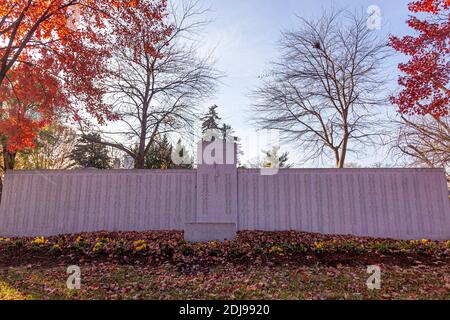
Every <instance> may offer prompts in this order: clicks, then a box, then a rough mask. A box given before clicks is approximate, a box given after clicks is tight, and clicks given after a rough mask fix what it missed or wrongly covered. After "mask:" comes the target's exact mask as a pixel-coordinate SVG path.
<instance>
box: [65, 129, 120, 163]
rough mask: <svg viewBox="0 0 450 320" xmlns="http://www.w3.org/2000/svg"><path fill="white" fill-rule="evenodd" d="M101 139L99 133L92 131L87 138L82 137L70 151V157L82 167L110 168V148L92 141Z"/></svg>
mask: <svg viewBox="0 0 450 320" xmlns="http://www.w3.org/2000/svg"><path fill="white" fill-rule="evenodd" d="M99 139H100V135H99V134H97V133H90V134H88V135H87V137H86V138H85V137H81V138H80V139H78V141H77V144H76V145H75V147H74V148H73V150H72V152H71V153H70V155H69V159H71V160H72V161H74V162H75V164H76V165H77V166H78V167H81V168H97V169H110V168H111V157H110V155H109V152H108V148H107V147H106V146H104V145H102V144H99V143H95V142H91V141H92V140H99Z"/></svg>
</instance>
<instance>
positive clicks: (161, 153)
mask: <svg viewBox="0 0 450 320" xmlns="http://www.w3.org/2000/svg"><path fill="white" fill-rule="evenodd" d="M172 148H173V147H172V144H171V143H170V141H169V139H168V138H167V135H164V136H163V137H162V138H159V139H156V141H155V142H154V143H153V144H152V145H151V146H150V148H149V150H148V152H147V154H146V155H145V166H144V167H145V169H170V168H172V167H174V163H173V162H172Z"/></svg>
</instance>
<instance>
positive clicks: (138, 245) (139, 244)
mask: <svg viewBox="0 0 450 320" xmlns="http://www.w3.org/2000/svg"><path fill="white" fill-rule="evenodd" d="M133 246H134V250H135V251H143V250H146V249H147V247H148V246H147V244H146V243H145V241H144V240H138V241H135V242H133Z"/></svg>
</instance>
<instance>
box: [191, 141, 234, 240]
mask: <svg viewBox="0 0 450 320" xmlns="http://www.w3.org/2000/svg"><path fill="white" fill-rule="evenodd" d="M197 158H198V165H197V216H196V219H195V221H187V222H186V225H185V229H184V236H185V239H186V240H188V241H212V240H219V241H223V240H225V239H229V240H231V239H233V238H234V237H235V236H236V230H237V168H236V164H237V146H236V144H235V143H228V142H225V141H223V140H220V139H217V140H214V141H211V142H206V141H202V142H200V143H199V145H198V150H197Z"/></svg>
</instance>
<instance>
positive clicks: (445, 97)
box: [390, 0, 450, 117]
mask: <svg viewBox="0 0 450 320" xmlns="http://www.w3.org/2000/svg"><path fill="white" fill-rule="evenodd" d="M408 8H409V10H410V11H411V12H412V13H416V14H417V15H420V16H425V18H422V19H420V18H418V17H415V16H411V17H410V18H409V19H408V21H407V24H408V26H409V27H411V28H412V29H414V30H415V31H416V35H408V36H404V37H402V38H399V37H395V36H392V37H391V38H390V42H391V46H392V47H393V48H394V49H395V50H397V51H399V52H401V53H404V54H406V55H408V56H410V59H409V61H408V62H407V63H402V64H400V65H399V69H400V70H401V71H402V72H403V75H402V76H401V77H400V78H399V85H400V86H401V87H402V91H401V92H400V93H399V94H398V96H395V97H392V98H391V102H393V103H395V104H397V105H398V107H399V111H400V112H401V113H403V114H419V115H426V114H430V115H432V116H434V117H440V116H444V115H448V113H449V102H450V92H449V88H448V83H449V81H450V61H449V54H450V11H449V9H450V1H449V0H418V1H413V2H411V3H410V4H409V7H408Z"/></svg>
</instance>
